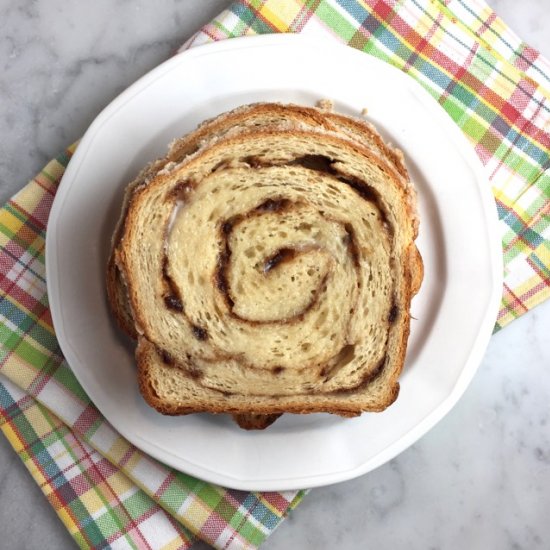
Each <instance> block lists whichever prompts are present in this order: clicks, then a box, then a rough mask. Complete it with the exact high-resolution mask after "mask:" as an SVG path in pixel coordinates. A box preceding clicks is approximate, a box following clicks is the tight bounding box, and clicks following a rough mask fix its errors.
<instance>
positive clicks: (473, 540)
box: [0, 0, 550, 550]
mask: <svg viewBox="0 0 550 550" xmlns="http://www.w3.org/2000/svg"><path fill="white" fill-rule="evenodd" d="M490 3H491V4H492V5H493V6H494V7H495V9H496V10H497V12H498V13H499V15H501V16H502V17H503V19H504V20H505V21H507V22H509V23H510V24H511V25H512V26H513V27H514V28H515V30H516V31H517V32H518V34H519V35H520V36H522V38H524V39H525V40H526V41H528V42H529V43H531V44H532V45H533V46H535V47H538V48H540V49H541V50H542V51H543V52H544V53H545V54H546V55H548V56H550V40H549V39H548V36H549V35H548V29H549V28H550V0H540V1H536V0H528V1H524V2H521V3H518V2H515V1H514V0H492V1H491V2H490ZM226 4H227V2H226V0H201V1H196V0H193V1H183V0H182V1H179V2H178V1H174V0H172V1H168V0H167V1H165V2H154V3H153V2H146V1H145V0H137V1H131V2H129V1H125V0H117V1H108V0H100V1H97V2H93V3H86V4H84V2H66V1H65V2H64V1H61V0H50V1H48V2H46V1H45V0H38V1H32V0H22V1H16V0H0V13H1V14H2V19H1V23H0V98H1V101H0V135H1V136H2V139H1V140H0V201H2V202H4V201H5V200H6V199H7V198H8V197H9V196H10V195H12V194H13V193H14V192H15V191H16V190H17V189H19V188H20V187H21V186H22V185H23V184H24V183H25V182H26V181H27V180H28V179H29V178H30V177H32V176H33V175H34V174H35V173H36V172H37V171H38V170H39V169H40V168H41V167H42V166H43V164H44V163H45V162H46V161H47V160H48V159H49V158H51V157H52V156H55V155H56V154H58V153H59V152H60V151H61V150H63V148H64V147H65V146H66V145H68V144H69V143H71V142H72V141H74V140H75V139H77V138H78V137H79V136H80V135H81V134H82V133H83V132H84V130H85V129H86V127H87V126H88V125H89V124H90V122H91V121H92V120H93V118H94V117H95V115H96V114H97V113H98V112H99V111H100V110H101V109H102V108H103V107H104V106H105V105H106V104H107V103H108V102H109V101H110V100H111V99H112V98H113V97H115V96H116V95H117V94H118V93H119V92H120V91H121V90H123V89H124V88H125V87H126V86H128V85H129V84H131V83H132V82H133V81H134V80H135V79H136V78H138V77H139V76H141V75H142V74H144V73H145V72H147V71H148V70H150V69H151V68H153V67H154V66H155V65H156V64H158V63H159V62H161V61H163V60H164V59H166V57H167V56H168V55H169V54H170V53H171V52H172V51H173V50H174V49H175V48H176V47H177V46H179V45H180V43H182V42H183V41H184V40H185V39H186V38H188V37H189V36H190V35H191V34H192V33H193V32H194V31H195V30H196V29H198V28H199V27H200V25H201V24H203V23H204V22H206V21H208V20H209V19H211V17H212V16H213V15H215V14H216V13H217V12H219V11H220V10H221V9H222V8H223V7H224V6H225V5H226ZM549 328H550V303H546V304H544V305H542V306H540V307H539V308H537V309H536V310H534V311H533V312H531V313H529V314H528V315H526V316H525V317H524V318H522V319H520V320H518V321H516V322H514V323H513V324H512V325H511V326H510V327H508V328H507V329H506V330H504V331H502V332H500V333H499V334H497V335H495V336H494V337H493V338H492V341H491V343H490V346H489V349H488V351H487V354H486V356H485V359H484V360H483V363H482V365H481V367H480V370H479V372H478V374H477V375H476V377H475V378H474V381H473V382H472V384H471V386H470V387H469V388H468V390H467V391H466V393H465V395H464V396H463V398H462V399H461V400H460V402H459V403H458V405H457V406H456V407H455V408H454V409H453V410H452V411H451V413H449V415H448V416H447V417H446V418H445V419H444V420H443V421H442V422H441V423H440V424H438V425H437V426H436V427H435V428H434V429H433V430H432V431H431V432H430V433H429V434H427V435H426V436H425V437H424V438H422V439H421V440H420V441H419V442H417V443H416V444H415V445H413V446H412V447H411V448H410V449H408V450H407V451H405V452H404V453H403V454H401V455H400V456H399V457H397V458H396V459H394V460H393V461H391V462H390V463H389V464H386V465H384V466H382V467H380V468H378V469H377V470H375V471H374V472H371V473H370V474H367V475H365V476H363V477H361V478H359V479H357V480H354V481H349V482H346V483H341V484H338V485H335V486H332V487H327V488H322V489H315V490H314V491H312V492H311V493H310V495H309V496H308V497H307V498H306V499H305V501H304V502H303V503H302V504H301V505H300V506H299V507H298V509H297V510H295V511H294V512H293V513H292V514H291V515H290V517H289V518H288V520H287V521H286V522H285V523H284V524H283V525H282V526H281V528H280V529H279V530H278V531H277V532H275V533H274V535H273V536H272V537H271V538H270V539H269V540H268V541H267V543H266V544H265V545H264V548H265V549H266V550H283V549H284V550H286V549H289V548H304V549H309V548H315V549H320V550H323V549H336V548H337V549H341V550H351V549H356V548H377V549H381V550H384V549H386V548H392V549H395V550H401V549H407V550H416V549H418V550H436V549H438V550H439V549H445V550H447V549H450V550H458V549H462V548H469V549H474V550H475V549H493V548H499V549H503V550H520V549H525V550H531V549H538V548H541V549H542V548H549V547H550V522H549V521H548V519H547V515H548V510H549V509H550V408H549V406H548V395H550V341H549V337H548V332H549ZM442 368H444V365H442ZM74 546H75V545H74V543H73V542H72V539H71V537H70V536H69V535H68V533H67V532H66V530H65V528H64V527H63V526H62V524H61V522H60V521H59V520H58V519H57V518H56V516H55V513H54V512H53V510H52V509H51V508H50V506H49V505H48V504H47V503H46V501H45V499H44V497H43V496H42V494H41V492H40V490H39V488H38V487H37V486H36V485H35V483H34V481H33V480H32V478H31V477H30V475H29V474H28V473H27V471H26V470H25V468H24V467H23V465H22V464H21V463H20V461H19V459H18V458H17V457H16V455H15V453H14V452H13V450H12V449H11V447H10V446H9V444H8V443H7V441H6V440H5V439H4V438H3V437H1V436H0V548H1V549H4V548H6V549H15V550H22V549H29V550H32V549H35V548H40V549H41V550H57V549H61V548H72V547H74ZM197 548H204V546H202V545H197Z"/></svg>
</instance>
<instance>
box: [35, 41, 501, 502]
mask: <svg viewBox="0 0 550 550" xmlns="http://www.w3.org/2000/svg"><path fill="white" fill-rule="evenodd" d="M286 42H287V43H289V45H292V46H293V47H300V45H301V44H309V46H312V45H314V46H315V47H319V48H322V49H324V50H326V49H330V50H340V51H341V53H342V54H343V55H356V56H361V57H362V58H363V59H364V58H365V56H368V57H367V59H368V60H369V61H368V62H372V63H373V64H374V65H375V66H376V65H378V66H379V67H383V70H388V69H390V70H392V71H395V73H394V74H395V75H396V76H397V77H398V78H403V79H406V81H407V86H408V88H409V89H410V90H411V91H413V93H414V94H415V95H417V97H418V98H419V100H420V101H421V102H422V105H423V106H424V107H425V108H427V109H428V110H429V111H430V115H431V116H432V117H433V118H434V119H435V120H437V122H438V123H439V124H442V125H443V126H444V128H445V132H446V133H447V135H448V136H449V137H450V139H451V141H452V143H453V145H454V147H456V148H457V149H458V151H459V153H460V155H461V157H462V158H463V160H464V162H465V164H466V165H467V166H468V168H470V170H472V172H473V174H474V179H475V182H476V187H477V191H478V192H479V196H480V204H481V206H482V209H483V212H484V214H485V223H484V226H485V230H486V233H487V235H488V241H489V247H488V248H489V253H490V254H491V258H490V261H489V264H490V266H491V271H492V273H491V278H490V279H491V289H490V292H488V296H489V298H488V306H487V308H486V310H485V314H484V316H483V319H482V320H481V322H480V327H479V331H478V334H477V337H476V338H475V340H474V341H473V342H472V343H471V349H470V352H469V355H468V358H467V360H466V361H465V362H464V366H463V368H462V370H461V372H460V375H459V376H458V378H457V380H456V382H455V384H454V387H453V389H452V390H451V392H450V393H449V394H448V395H447V396H446V397H445V399H444V400H443V402H442V403H440V404H439V405H438V406H437V407H435V409H433V410H432V411H431V412H430V413H428V415H427V416H426V417H425V418H424V419H423V420H421V421H420V422H419V423H417V424H416V425H415V426H414V427H413V428H412V429H411V430H409V431H408V432H407V433H406V434H405V435H404V436H402V437H401V438H399V439H398V440H396V441H394V442H393V443H391V444H390V445H389V446H388V447H386V448H385V449H384V450H383V451H381V452H379V453H378V454H377V455H375V456H374V457H372V458H370V459H369V460H368V461H367V462H363V463H362V464H361V465H360V466H357V467H355V468H351V469H344V470H338V471H337V472H334V473H332V474H326V473H325V474H315V475H309V476H306V477H299V478H288V479H284V480H282V479H280V478H276V479H263V480H258V479H255V480H254V481H252V482H250V481H247V480H246V479H241V478H235V477H232V476H230V475H228V474H227V473H221V474H220V473H219V472H215V471H213V470H211V469H209V468H205V467H202V466H200V465H197V464H195V463H192V462H188V461H187V460H186V459H185V458H182V457H181V456H177V455H175V454H169V455H167V453H166V451H165V450H164V449H160V448H159V447H157V446H155V445H154V444H152V443H150V442H149V441H147V440H145V439H143V438H142V437H141V436H140V435H139V434H137V433H134V434H128V433H123V431H121V430H120V429H119V427H117V422H116V421H113V420H111V419H109V418H107V416H106V415H105V413H104V411H103V410H102V407H100V406H99V405H97V404H96V403H95V402H94V401H93V400H92V398H91V396H90V399H91V400H92V402H93V403H94V405H95V406H96V407H97V408H98V410H100V412H101V414H102V415H103V416H104V417H105V419H106V420H107V421H108V422H109V423H111V424H112V426H113V427H114V429H115V430H117V431H118V432H119V434H120V435H121V436H122V437H124V438H125V439H127V440H128V441H129V442H130V443H132V444H133V445H135V446H136V447H137V448H139V449H141V450H142V451H143V452H145V453H146V454H148V455H150V456H151V457H153V458H156V459H158V460H160V461H162V462H164V463H165V464H166V465H168V466H171V467H173V468H175V469H176V470H179V471H185V473H187V474H190V475H193V476H196V477H198V478H201V479H204V480H206V481H209V482H213V483H217V484H219V485H224V486H227V487H231V488H235V489H240V490H265V491H281V490H295V489H298V488H302V489H303V488H305V487H307V488H311V487H318V486H324V485H330V484H332V483H337V482H340V481H345V480H349V479H353V478H355V477H357V476H359V475H363V474H365V473H367V472H368V471H371V470H373V469H375V468H377V467H379V466H381V465H382V464H384V463H386V462H387V461H389V460H391V459H392V458H394V457H395V456H397V455H398V454H400V453H401V452H403V451H404V450H405V449H406V448H408V447H409V446H410V445H411V444H412V443H414V442H415V441H417V440H418V439H420V437H422V436H423V435H425V434H426V433H428V431H429V430H430V429H431V428H433V427H434V426H435V425H436V424H437V423H438V422H439V421H440V420H442V419H443V418H444V417H445V416H446V414H447V413H448V412H449V411H450V410H451V409H452V408H453V407H454V405H455V404H456V403H457V401H458V400H459V399H460V397H461V396H462V394H463V393H464V391H465V390H466V388H467V387H468V385H469V383H470V382H471V380H472V378H473V377H474V375H475V373H476V371H477V368H478V366H479V364H480V362H481V360H482V358H483V355H484V352H485V349H486V347H487V345H488V343H489V339H490V336H491V334H492V331H493V327H494V323H495V321H496V319H497V313H498V309H499V305H500V300H501V296H502V281H503V269H502V267H503V259H502V252H501V246H500V232H499V230H498V216H497V209H496V204H495V201H494V196H493V194H492V193H491V190H490V186H489V184H488V180H487V177H486V175H485V173H484V170H483V167H482V165H481V161H480V160H479V159H478V157H477V155H476V154H475V152H474V150H473V148H472V147H471V145H470V144H469V143H468V142H467V140H466V138H465V137H464V135H463V134H462V132H461V130H460V129H459V128H458V126H456V124H455V123H454V122H453V121H452V120H451V119H450V118H449V117H448V115H447V114H446V112H445V111H444V110H443V109H442V108H441V107H440V106H439V105H438V104H437V102H436V101H435V100H434V99H433V97H432V96H430V94H429V93H428V92H427V91H426V90H424V89H423V88H422V86H421V85H420V84H419V83H418V82H416V81H415V80H414V79H413V78H409V77H408V75H406V74H405V73H403V72H402V71H400V70H399V69H397V68H395V67H392V66H391V65H389V64H388V63H386V62H384V61H382V60H379V59H378V58H375V57H374V56H370V55H368V54H366V53H364V52H360V51H358V50H356V49H354V48H351V47H350V46H346V45H343V44H341V43H338V42H335V41H332V42H330V44H327V43H325V42H323V43H321V42H320V41H319V40H318V39H316V38H312V37H309V36H307V35H301V34H273V35H260V36H247V37H238V38H232V39H231V40H222V41H218V42H213V43H209V44H204V45H201V46H197V47H194V48H191V49H188V50H184V51H182V52H180V53H178V54H176V55H175V56H173V57H172V58H170V59H168V60H167V61H165V62H163V63H162V64H160V65H159V66H157V67H155V68H154V69H153V70H151V71H150V72H148V73H146V74H145V75H144V76H142V77H141V78H139V79H138V80H137V81H136V82H134V83H133V84H132V85H130V86H129V87H128V88H126V89H125V90H124V91H123V92H122V93H120V94H119V95H118V96H117V97H116V98H115V99H113V100H112V101H111V102H110V103H109V104H108V105H107V106H106V107H105V108H104V109H103V110H102V111H101V112H100V113H99V114H98V116H97V117H96V118H95V119H94V121H93V122H92V123H91V124H90V126H89V128H88V130H87V131H86V133H85V134H84V136H83V137H82V139H81V141H80V144H79V146H78V148H77V150H76V151H75V153H74V155H73V157H72V159H71V161H70V162H69V165H68V166H67V169H66V171H65V173H64V175H63V177H62V181H61V182H60V184H59V188H58V190H57V193H56V196H55V200H54V201H53V205H52V209H51V212H50V217H49V220H48V226H47V231H46V254H45V263H46V286H47V292H48V297H49V299H50V302H49V303H50V311H51V314H52V321H53V325H54V327H56V328H55V332H56V337H57V339H58V342H59V345H60V347H61V349H62V350H63V345H64V343H65V342H64V343H63V344H62V342H61V340H62V339H66V336H65V331H64V325H63V322H62V321H61V318H62V312H61V309H62V308H61V303H60V302H61V300H60V299H59V298H60V295H61V294H60V292H59V288H58V286H56V284H55V283H56V282H58V281H57V276H51V275H52V274H57V268H56V266H57V259H58V256H57V250H58V247H57V246H56V241H57V221H58V220H59V216H60V212H62V208H63V204H64V202H65V200H66V198H67V194H68V189H69V186H70V184H71V183H72V182H74V180H75V177H76V175H77V174H78V172H79V170H80V168H81V166H82V163H83V160H84V159H85V157H86V155H87V152H88V150H89V148H90V146H91V144H92V143H93V140H94V139H95V137H96V134H97V133H98V132H99V131H100V130H101V128H102V126H103V125H104V124H105V123H106V122H108V120H109V118H111V116H112V115H114V114H115V113H116V112H117V111H118V110H119V109H121V108H123V107H124V105H125V104H126V103H127V102H128V101H129V100H130V99H131V98H132V97H133V96H134V95H136V94H139V93H141V92H142V91H144V90H145V89H146V88H147V87H148V86H149V85H152V84H153V83H154V82H156V81H157V80H158V79H159V78H162V76H163V74H165V73H167V72H170V71H171V70H173V69H174V68H176V67H177V65H178V64H179V63H181V62H182V56H185V58H193V57H195V58H197V57H201V56H204V55H211V54H216V53H219V52H227V51H230V50H235V49H249V48H255V47H262V46H263V47H266V46H267V47H274V46H275V47H277V46H279V45H280V44H281V43H286ZM358 59H359V57H358ZM403 81H404V82H405V80H403ZM64 183H65V185H64ZM57 327H59V329H58V328H57ZM65 348H66V349H67V350H70V346H68V345H65ZM71 354H72V352H71V351H69V353H66V351H65V350H63V355H64V357H65V358H66V360H67V364H68V365H70V364H71V361H70V356H71ZM71 370H72V372H73V373H74V375H75V377H76V378H77V380H78V381H79V383H80V384H81V385H82V387H83V389H84V390H85V391H86V393H87V394H88V395H89V390H88V389H87V388H86V387H85V384H84V383H83V382H82V380H81V379H80V378H79V376H78V374H77V372H75V371H74V370H73V369H72V367H71ZM381 455H383V456H381Z"/></svg>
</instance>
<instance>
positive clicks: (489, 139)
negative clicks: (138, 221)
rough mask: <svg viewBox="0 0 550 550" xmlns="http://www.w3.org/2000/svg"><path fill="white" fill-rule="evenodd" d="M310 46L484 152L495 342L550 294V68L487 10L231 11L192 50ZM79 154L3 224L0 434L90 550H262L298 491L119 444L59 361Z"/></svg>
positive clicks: (325, 5)
mask: <svg viewBox="0 0 550 550" xmlns="http://www.w3.org/2000/svg"><path fill="white" fill-rule="evenodd" d="M272 32H304V33H307V34H310V35H317V36H319V37H320V38H324V39H330V37H333V38H334V39H337V40H340V41H344V42H346V43H348V44H349V45H351V46H353V47H355V48H358V49H360V50H363V51H365V52H367V53H369V54H371V55H375V56H376V57H379V58H381V59H383V60H385V61H387V62H388V63H391V64H393V65H395V66H396V67H398V68H400V69H401V70H403V71H405V72H407V73H409V74H410V75H411V76H412V77H413V78H415V79H416V80H418V81H419V82H420V83H421V84H422V85H423V86H424V87H425V88H426V89H427V90H428V91H429V92H430V93H431V94H432V95H433V96H434V98H435V99H436V100H437V101H438V102H439V103H440V104H441V106H442V107H443V108H444V109H445V110H446V111H447V113H448V114H449V115H450V116H451V117H452V119H453V120H454V121H455V122H456V124H458V125H459V127H460V128H461V129H462V130H463V132H464V133H465V135H466V136H467V137H468V138H469V140H470V141H471V143H472V147H474V148H475V150H476V152H477V153H478V155H479V157H480V159H481V161H482V163H483V165H484V166H485V169H486V171H487V175H488V178H489V180H490V182H491V185H492V189H493V192H494V195H495V199H496V203H497V207H498V211H499V217H500V224H501V229H502V244H503V255H504V264H505V284H504V290H503V299H502V307H501V310H500V313H499V316H498V320H497V323H496V327H495V329H496V330H498V329H500V328H502V327H503V326H505V325H506V324H508V323H509V322H510V321H512V320H513V319H515V318H516V317H518V316H520V315H521V314H523V313H524V312H526V311H528V310H529V309H531V308H533V307H534V306H535V305H537V304H538V303H540V302H542V301H543V300H544V299H545V298H547V297H548V296H549V295H550V241H549V236H550V152H549V147H550V135H549V127H550V92H549V91H548V89H550V65H549V64H548V62H547V61H546V60H545V59H544V58H542V57H541V56H540V54H539V53H538V52H537V51H535V50H534V49H532V48H530V47H529V46H527V45H526V44H524V43H522V42H521V41H520V40H519V39H518V38H517V37H516V36H515V35H514V34H513V33H512V32H511V31H510V29H508V27H506V25H505V24H504V23H503V22H502V21H501V20H500V19H499V18H498V17H496V15H495V14H494V12H492V11H491V9H490V8H489V7H488V6H487V5H485V4H484V3H483V2H482V1H481V0H446V1H443V0H439V1H438V0H431V1H428V0H401V1H399V2H391V1H382V0H369V1H366V2H365V1H352V0H348V1H344V0H340V1H338V0H309V1H304V0H264V1H260V0H248V1H240V2H233V3H232V4H231V5H230V6H229V8H228V9H227V10H226V11H224V12H223V13H222V14H221V15H220V16H219V17H218V18H216V19H215V20H214V21H212V22H211V23H210V24H209V25H207V26H206V27H204V28H203V29H202V30H201V31H200V32H199V33H198V34H197V35H196V36H195V37H194V38H193V39H192V40H190V41H189V42H188V43H187V44H186V45H185V46H184V48H189V47H193V46H196V45H199V44H202V43H204V42H208V41H212V40H221V39H225V38H230V37H233V36H242V35H250V34H260V33H272ZM71 154H72V149H69V150H68V151H67V152H66V153H64V154H62V155H61V156H60V157H59V158H57V159H56V160H53V161H51V162H50V163H49V164H48V166H46V168H45V169H44V170H43V171H42V172H41V173H40V174H39V175H37V176H36V177H35V178H34V179H33V180H32V181H31V182H30V183H29V184H28V185H27V186H26V187H24V188H23V189H22V190H21V191H20V192H19V193H18V194H17V195H16V196H15V197H14V198H13V199H12V200H11V201H9V202H8V203H7V204H6V205H5V206H4V207H3V208H2V209H1V210H0V428H1V429H2V431H3V433H4V434H5V435H6V437H7V438H8V440H9V441H10V443H11V444H12V445H13V447H14V449H15V450H16V452H17V453H18V454H19V456H20V457H21V459H22V460H23V462H24V464H25V465H26V467H27V468H28V470H29V471H30V472H31V474H32V476H33V477H34V479H35V480H36V482H37V483H38V484H39V485H40V487H41V489H42V491H43V492H44V494H45V495H46V497H47V499H48V501H49V502H50V504H51V505H52V506H53V507H54V508H55V510H56V512H57V513H58V515H59V517H60V518H61V520H62V521H63V522H64V524H65V525H66V526H67V528H68V530H69V531H70V533H71V535H72V536H73V537H74V539H75V541H76V542H77V543H78V545H79V546H81V547H82V548H111V547H112V548H152V549H160V548H166V549H175V548H189V547H190V546H191V545H192V544H193V541H195V540H197V538H200V539H202V540H204V541H206V542H208V543H209V544H211V545H213V546H214V547H216V548H231V549H237V548H238V549H244V548H256V547H258V546H259V545H260V544H261V543H262V541H263V540H265V538H266V537H267V536H268V535H269V534H270V533H271V532H272V531H273V529H275V528H276V527H277V525H279V524H280V523H281V521H282V519H283V518H284V517H285V516H286V515H287V514H288V512H289V510H291V509H292V508H293V507H294V506H295V505H296V504H297V503H298V502H299V501H300V500H301V498H302V497H303V495H304V492H303V491H293V492H292V491H290V492H284V493H248V492H242V491H233V490H227V489H224V488H222V487H217V486H214V485H212V484H208V483H205V482H202V481H200V480H198V479H195V478H192V477H191V476H188V475H185V474H182V473H179V472H176V471H174V470H172V469H170V468H168V467H166V466H165V465H163V464H160V463H159V462H157V461H155V460H153V459H152V458H151V457H148V456H147V455H145V454H143V453H142V452H140V451H139V450H137V449H136V448H135V447H133V446H132V445H130V444H129V443H128V442H127V441H126V440H124V438H122V437H121V436H120V435H119V434H118V433H117V432H116V431H115V430H114V429H113V428H112V427H111V426H110V424H109V423H108V422H107V421H106V420H105V419H104V418H103V417H102V416H101V414H100V413H99V412H98V411H97V409H96V408H95V407H94V405H93V403H91V402H90V400H89V398H88V397H87V395H86V394H85V393H84V391H83V390H82V388H81V387H80V385H79V384H78V382H77V381H76V379H75V377H74V376H73V374H72V372H71V371H70V369H69V368H68V366H67V364H66V363H65V362H64V360H63V356H62V354H61V351H60V349H59V346H58V343H57V340H56V338H55V333H54V330H53V327H52V322H51V317H50V312H49V309H48V298H47V295H46V284H45V273H44V239H45V232H46V226H47V221H48V215H49V212H50V208H51V205H52V202H53V199H54V196H55V192H56V189H57V186H58V183H59V180H60V178H61V176H62V174H63V172H64V169H65V167H66V165H67V163H68V162H69V159H70V156H71Z"/></svg>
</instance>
